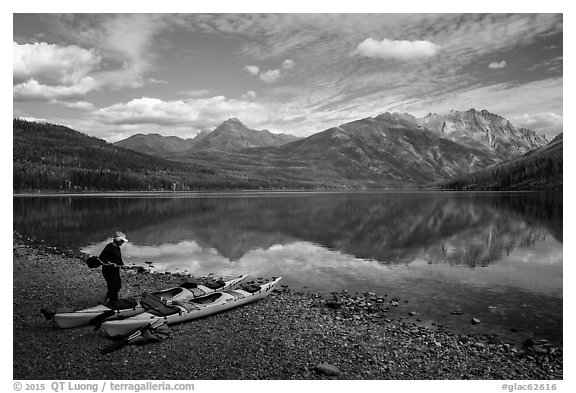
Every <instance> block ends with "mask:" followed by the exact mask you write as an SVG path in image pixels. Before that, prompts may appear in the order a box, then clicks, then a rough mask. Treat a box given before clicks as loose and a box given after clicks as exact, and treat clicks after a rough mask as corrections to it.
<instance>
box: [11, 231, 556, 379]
mask: <svg viewBox="0 0 576 393" xmlns="http://www.w3.org/2000/svg"><path fill="white" fill-rule="evenodd" d="M85 258H86V256H85V255H84V254H82V253H81V252H80V251H77V250H65V249H59V248H57V247H52V246H50V245H46V244H44V242H42V241H41V240H37V239H31V238H27V237H23V236H21V235H19V234H17V233H14V234H13V285H14V286H13V295H14V303H13V314H14V316H13V322H14V327H13V348H14V352H13V378H14V379H20V380H26V379H72V380H76V379H78V380H82V379H108V380H110V379H112V380H133V379H146V380H148V379H150V380H152V379H159V380H231V379H248V380H255V379H267V380H288V379H291V380H315V379H345V380H357V379H362V380H368V379H370V380H396V379H404V380H415V379H418V380H420V379H440V380H464V379H473V380H477V379H507V380H508V379H512V380H549V379H550V380H559V379H563V350H562V348H558V347H555V346H553V345H551V344H549V343H547V342H545V341H534V340H526V341H525V342H524V344H523V345H516V344H514V343H513V342H510V341H507V340H506V339H504V338H501V337H498V336H495V335H471V334H460V333H457V332H454V331H451V330H449V329H448V328H446V327H444V326H441V325H436V324H432V325H431V326H428V325H423V324H419V323H418V322H419V321H418V319H419V318H418V315H411V314H410V313H409V312H408V311H407V310H406V308H405V307H402V304H401V300H400V299H397V298H393V297H390V298H388V297H386V296H384V295H382V294H375V293H365V294H354V295H352V294H348V293H346V292H342V293H338V294H334V295H333V297H332V298H325V297H323V296H320V295H317V294H313V293H304V292H296V291H293V290H291V289H290V288H288V287H286V286H282V287H280V288H279V289H278V290H276V291H274V292H273V293H272V294H271V295H270V296H268V297H267V298H266V299H264V300H262V301H259V302H256V303H253V304H250V305H247V306H244V307H240V308H237V309H233V310H230V311H227V312H224V313H221V314H216V315H213V316H210V317H208V318H204V319H200V320H197V321H193V322H190V323H184V324H179V325H175V326H172V327H171V328H170V337H169V338H168V339H167V340H165V341H162V342H159V343H152V344H147V345H143V346H137V345H130V346H127V347H125V348H122V349H120V350H118V351H116V352H113V353H110V354H107V355H101V354H100V352H99V350H100V349H101V348H103V347H104V346H106V345H108V344H110V342H111V341H110V340H109V339H107V338H104V337H103V335H102V333H101V332H100V331H95V330H94V328H93V327H88V326H87V327H81V328H77V329H70V330H58V329H55V328H53V327H52V326H51V325H50V323H49V322H47V321H46V320H44V319H43V318H42V316H41V315H40V313H39V309H40V308H41V307H48V308H58V307H62V306H72V307H74V308H78V309H79V308H85V307H89V306H92V305H94V304H95V303H96V302H97V301H98V300H100V299H102V297H103V295H104V292H105V284H104V280H103V279H102V277H101V272H100V269H89V268H88V267H87V266H86V265H85V263H84V259H85ZM122 274H123V286H124V287H123V292H121V295H124V296H127V295H128V296H138V295H139V294H141V293H142V292H144V291H153V290H160V289H163V288H166V287H169V286H173V285H179V284H181V283H182V282H184V281H187V280H189V279H190V277H186V276H183V275H169V274H150V273H148V272H143V269H140V272H138V271H137V270H129V271H124V272H123V273H122ZM255 279H256V280H258V278H255Z"/></svg>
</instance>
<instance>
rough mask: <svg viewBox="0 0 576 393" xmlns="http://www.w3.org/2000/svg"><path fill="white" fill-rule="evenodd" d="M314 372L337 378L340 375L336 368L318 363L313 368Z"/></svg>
mask: <svg viewBox="0 0 576 393" xmlns="http://www.w3.org/2000/svg"><path fill="white" fill-rule="evenodd" d="M315 370H316V372H318V373H320V374H324V375H329V376H338V375H340V374H341V371H340V369H339V368H338V367H336V366H333V365H331V364H328V363H320V364H319V365H317V366H316V367H315Z"/></svg>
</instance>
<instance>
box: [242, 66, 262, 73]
mask: <svg viewBox="0 0 576 393" xmlns="http://www.w3.org/2000/svg"><path fill="white" fill-rule="evenodd" d="M244 69H245V70H246V71H248V72H249V73H250V75H254V76H256V75H258V73H259V72H260V68H259V67H257V66H255V65H247V66H246V67H244Z"/></svg>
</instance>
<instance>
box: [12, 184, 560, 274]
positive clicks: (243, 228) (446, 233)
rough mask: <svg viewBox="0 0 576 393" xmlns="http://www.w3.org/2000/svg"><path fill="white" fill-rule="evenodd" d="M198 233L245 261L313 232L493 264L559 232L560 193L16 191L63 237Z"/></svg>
mask: <svg viewBox="0 0 576 393" xmlns="http://www.w3.org/2000/svg"><path fill="white" fill-rule="evenodd" d="M116 228H122V229H123V230H124V231H126V232H129V234H130V240H131V245H133V246H146V247H149V248H150V247H159V246H162V245H168V244H172V245H176V244H180V243H182V242H186V241H194V242H196V243H197V244H198V245H199V246H200V247H202V248H211V249H214V250H216V251H217V252H218V253H219V254H220V255H221V256H223V257H225V258H227V259H228V260H229V261H232V262H234V261H238V260H240V259H241V258H242V257H243V256H244V255H246V254H247V253H248V252H250V251H251V250H266V249H269V248H270V247H273V246H274V245H287V244H292V243H295V242H301V241H307V242H311V243H314V244H318V245H320V246H322V247H324V248H327V249H330V250H337V251H339V252H341V253H345V254H347V255H350V256H353V257H356V258H360V259H367V260H376V261H378V262H382V263H386V264H406V263H410V262H412V261H413V260H414V259H416V258H421V259H424V260H426V261H428V262H429V263H448V264H451V265H467V266H471V267H474V266H487V265H489V264H491V263H494V262H496V261H498V259H500V258H502V257H503V256H505V255H507V254H509V253H510V252H511V251H512V250H514V249H517V248H521V247H526V246H529V245H533V244H535V243H536V242H541V241H543V240H544V239H545V238H546V237H547V236H553V237H554V238H555V239H556V240H557V241H559V242H561V241H562V194H561V193H557V194H539V193H538V194H536V193H534V194H508V195H502V194H488V195H486V194H461V193H460V194H458V193H455V194H448V193H442V194H437V193H435V194H428V193H411V194H407V193H386V194H383V193H358V194H303V195H291V196H278V195H275V196H252V197H241V196H238V195H230V196H226V197H208V198H137V197H135V198H97V197H94V198H92V197H69V198H15V199H14V229H15V230H18V231H20V232H22V233H23V234H30V235H34V236H38V237H39V238H42V239H45V240H47V241H49V242H51V243H55V244H58V245H62V246H72V247H83V246H86V245H87V244H90V243H99V242H103V241H105V240H106V239H107V238H108V237H109V236H110V233H112V232H113V231H114V230H115V229H116Z"/></svg>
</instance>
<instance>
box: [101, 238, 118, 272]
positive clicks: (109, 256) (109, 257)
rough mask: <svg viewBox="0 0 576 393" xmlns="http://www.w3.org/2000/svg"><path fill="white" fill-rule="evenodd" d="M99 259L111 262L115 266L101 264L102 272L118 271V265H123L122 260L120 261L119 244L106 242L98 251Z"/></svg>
mask: <svg viewBox="0 0 576 393" xmlns="http://www.w3.org/2000/svg"><path fill="white" fill-rule="evenodd" d="M100 260H101V261H102V262H104V263H113V264H115V265H117V266H106V265H104V266H102V273H104V274H106V273H107V272H112V271H118V269H119V267H120V266H124V261H122V253H121V252H120V246H118V245H117V244H115V243H114V242H112V243H108V244H107V245H106V247H104V249H103V250H102V252H101V253H100Z"/></svg>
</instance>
